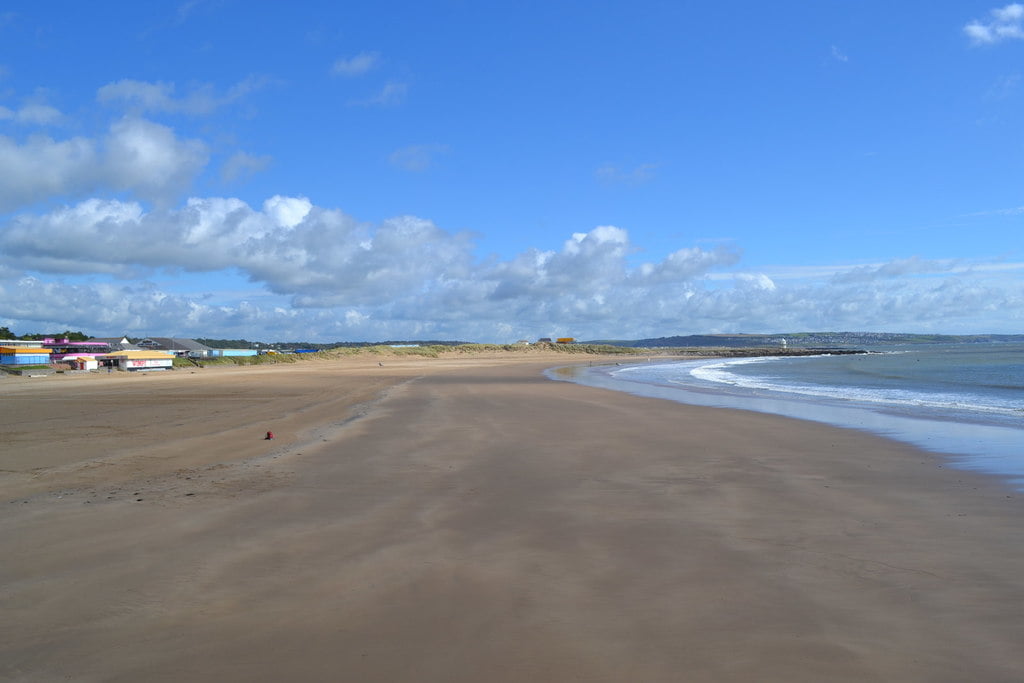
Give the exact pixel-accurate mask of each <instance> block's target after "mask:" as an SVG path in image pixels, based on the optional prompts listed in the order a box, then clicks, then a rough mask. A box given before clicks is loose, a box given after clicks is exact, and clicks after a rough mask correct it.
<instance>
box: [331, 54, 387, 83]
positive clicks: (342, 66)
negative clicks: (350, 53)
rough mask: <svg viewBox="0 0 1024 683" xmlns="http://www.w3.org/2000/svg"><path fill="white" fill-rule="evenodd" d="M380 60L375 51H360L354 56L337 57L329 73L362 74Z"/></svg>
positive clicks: (338, 74) (341, 74) (351, 75)
mask: <svg viewBox="0 0 1024 683" xmlns="http://www.w3.org/2000/svg"><path fill="white" fill-rule="evenodd" d="M379 62H380V55H379V54H378V53H376V52H360V53H359V54H357V55H356V56H354V57H348V58H342V59H338V60H337V61H335V62H334V65H333V66H332V67H331V73H332V74H334V75H335V76H345V77H348V78H350V77H353V76H362V75H363V74H365V73H366V72H367V71H369V70H371V69H373V68H374V67H375V66H377V64H378V63H379Z"/></svg>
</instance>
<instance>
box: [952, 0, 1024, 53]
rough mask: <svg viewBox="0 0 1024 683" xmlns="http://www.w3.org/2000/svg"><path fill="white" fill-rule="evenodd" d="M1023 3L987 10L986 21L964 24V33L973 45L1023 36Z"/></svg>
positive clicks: (1017, 38)
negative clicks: (987, 16)
mask: <svg viewBox="0 0 1024 683" xmlns="http://www.w3.org/2000/svg"><path fill="white" fill-rule="evenodd" d="M1022 24H1024V5H1021V4H1019V3H1012V4H1010V5H1006V6H1005V7H1000V8H996V9H993V10H990V11H989V19H988V20H987V21H981V20H977V19H976V20H974V21H971V22H970V23H968V24H967V25H966V26H964V33H966V34H967V37H968V38H970V39H971V42H973V43H974V44H975V45H983V44H992V43H998V42H1001V41H1003V40H1019V39H1021V38H1024V28H1022Z"/></svg>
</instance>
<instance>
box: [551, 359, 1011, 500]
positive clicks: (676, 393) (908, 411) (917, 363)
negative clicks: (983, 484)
mask: <svg viewBox="0 0 1024 683" xmlns="http://www.w3.org/2000/svg"><path fill="white" fill-rule="evenodd" d="M867 350H869V351H871V353H868V354H861V355H843V356H835V355H833V356H829V355H821V356H805V357H785V358H782V357H779V358H735V359H701V360H693V361H676V362H654V363H643V364H629V365H625V364H624V365H613V366H599V367H587V368H577V369H575V370H573V371H570V372H566V371H565V370H562V371H558V372H552V373H550V376H551V377H552V378H554V379H568V380H571V381H576V382H580V383H582V384H588V385H591V386H600V387H604V388H607V389H615V390H618V391H626V392H629V393H633V394H638V395H643V396H651V397H655V398H663V399H667V400H672V401H678V402H680V403H690V404H696V405H705V406H717V407H723V408H738V409H744V410H754V411H759V412H765V413H774V414H778V415H785V416H788V417H794V418H799V419H805V420H814V421H818V422H825V423H828V424H833V425H836V426H840V427H849V428H856V429H863V430H865V431H870V432H873V433H876V434H880V435H882V436H886V437H888V438H892V439H897V440H900V441H905V442H907V443H911V444H914V445H916V446H918V447H921V448H924V449H927V450H930V451H934V452H936V453H941V454H944V455H947V456H949V459H950V462H951V464H952V465H954V466H956V467H960V468H963V469H971V470H977V471H982V472H987V473H990V474H994V475H998V476H1001V477H1004V478H1006V479H1007V480H1009V481H1010V483H1011V484H1012V485H1013V486H1014V487H1015V488H1017V489H1018V490H1022V491H1024V344H1013V343H980V344H928V345H907V346H887V347H877V348H872V349H867Z"/></svg>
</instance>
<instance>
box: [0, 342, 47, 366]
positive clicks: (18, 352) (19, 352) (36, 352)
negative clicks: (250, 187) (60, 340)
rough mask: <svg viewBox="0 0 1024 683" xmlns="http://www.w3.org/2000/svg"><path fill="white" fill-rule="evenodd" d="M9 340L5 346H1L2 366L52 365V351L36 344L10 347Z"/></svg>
mask: <svg viewBox="0 0 1024 683" xmlns="http://www.w3.org/2000/svg"><path fill="white" fill-rule="evenodd" d="M6 342H7V340H5V341H4V344H5V345H4V346H0V365H48V364H49V363H50V353H51V351H50V349H44V348H43V347H41V346H39V342H35V344H36V346H34V347H32V346H20V345H19V346H8V345H6Z"/></svg>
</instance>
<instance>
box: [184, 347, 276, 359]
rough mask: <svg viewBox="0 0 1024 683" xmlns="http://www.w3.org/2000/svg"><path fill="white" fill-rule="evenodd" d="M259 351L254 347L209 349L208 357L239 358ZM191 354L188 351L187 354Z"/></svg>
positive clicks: (253, 354)
mask: <svg viewBox="0 0 1024 683" xmlns="http://www.w3.org/2000/svg"><path fill="white" fill-rule="evenodd" d="M258 354H259V352H258V351H257V350H256V349H210V353H209V354H208V355H209V357H210V358H239V357H242V358H244V357H248V356H256V355H258ZM191 355H192V354H191V353H190V354H189V356H191Z"/></svg>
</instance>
